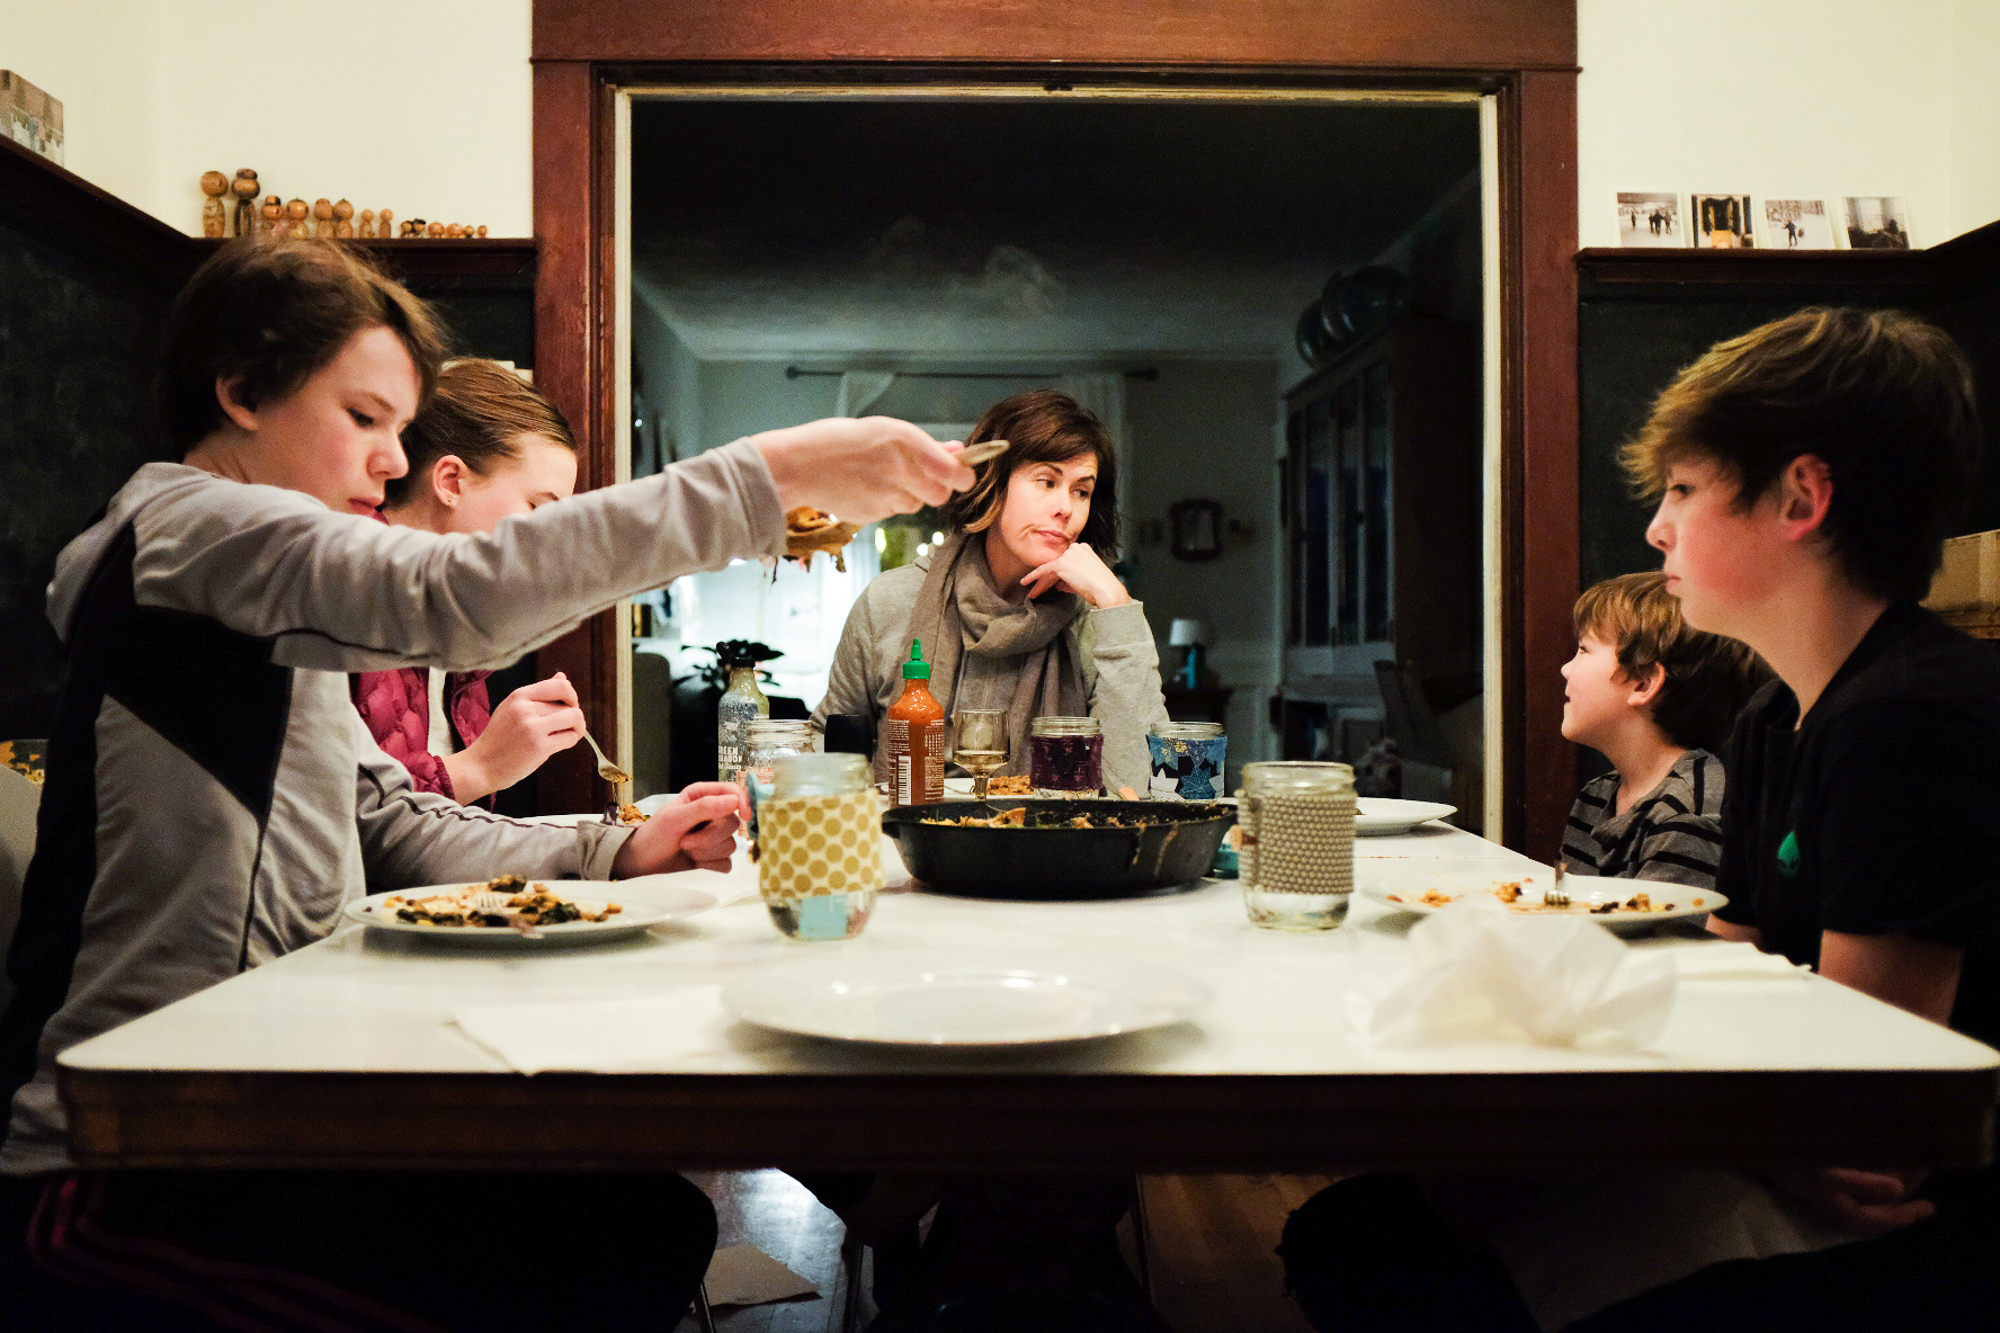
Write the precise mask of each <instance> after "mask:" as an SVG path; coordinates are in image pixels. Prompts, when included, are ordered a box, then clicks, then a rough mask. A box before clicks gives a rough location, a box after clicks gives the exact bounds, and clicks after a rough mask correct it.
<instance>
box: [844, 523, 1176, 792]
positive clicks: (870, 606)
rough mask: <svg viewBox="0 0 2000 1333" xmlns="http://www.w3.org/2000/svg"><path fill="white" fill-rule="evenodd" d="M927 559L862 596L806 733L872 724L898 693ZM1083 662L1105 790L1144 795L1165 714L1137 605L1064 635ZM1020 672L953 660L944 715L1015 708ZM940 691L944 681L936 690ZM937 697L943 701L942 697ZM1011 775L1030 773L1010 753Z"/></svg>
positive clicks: (966, 658) (1086, 620) (977, 660)
mask: <svg viewBox="0 0 2000 1333" xmlns="http://www.w3.org/2000/svg"><path fill="white" fill-rule="evenodd" d="M929 570H930V560H929V559H928V558H926V557H920V558H919V559H918V560H917V561H916V563H914V564H909V565H903V566H901V567H900V568H897V569H892V570H890V571H889V572H887V573H886V574H882V575H879V576H878V577H877V578H875V580H874V581H873V582H871V583H869V585H868V586H867V587H866V588H864V589H862V592H861V597H860V598H859V600H857V601H856V602H855V603H854V609H853V610H852V611H849V612H848V613H847V624H846V626H845V627H844V628H843V629H842V630H841V632H840V646H839V647H838V648H837V649H835V650H834V654H833V668H832V671H831V672H830V674H829V675H828V678H827V683H826V698H825V699H823V700H821V701H820V706H819V707H818V708H817V709H816V710H814V712H813V717H812V721H813V726H814V727H815V728H816V729H818V730H821V731H824V730H825V729H826V719H827V718H828V717H829V716H831V715H833V714H835V713H849V714H856V715H859V716H862V717H868V718H872V719H874V720H875V721H876V722H878V723H879V722H880V720H881V717H882V715H883V714H884V713H886V712H887V711H888V710H889V708H890V706H891V705H892V704H894V703H895V702H896V700H897V699H899V698H901V697H902V694H903V663H904V661H906V660H907V659H908V658H909V655H910V611H911V608H913V607H915V606H916V604H917V594H918V593H919V592H921V591H922V590H923V586H924V575H925V574H926V573H927V572H928V571H929ZM1064 633H1066V634H1068V635H1069V636H1070V639H1071V642H1072V646H1073V647H1075V649H1076V654H1077V660H1078V661H1079V662H1081V663H1083V674H1084V681H1085V683H1086V684H1087V685H1088V686H1089V687H1090V715H1091V716H1092V717H1094V718H1097V719H1098V720H1099V722H1100V723H1101V724H1102V725H1103V727H1104V783H1105V785H1106V786H1107V787H1109V788H1110V789H1111V790H1112V791H1114V792H1115V791H1117V790H1118V789H1119V788H1120V787H1130V788H1131V789H1132V790H1133V791H1135V792H1139V793H1141V794H1142V795H1143V794H1144V792H1145V791H1146V787H1147V783H1148V781H1149V780H1150V779H1151V777H1152V772H1153V765H1152V759H1151V757H1150V756H1149V754H1148V753H1147V750H1146V733H1147V731H1149V730H1151V728H1152V726H1153V724H1154V723H1155V722H1163V721H1165V720H1166V716H1167V701H1166V698H1165V697H1164V696H1163V695H1162V694H1161V693H1160V650H1159V649H1158V648H1156V647H1155V646H1154V644H1153V631H1152V630H1151V629H1150V628H1148V626H1147V624H1146V608H1145V606H1144V605H1143V604H1142V603H1139V602H1128V603H1126V604H1125V605H1124V606H1113V607H1108V608H1106V609H1104V610H1101V611H1100V610H1096V609H1092V610H1089V611H1086V612H1084V614H1082V615H1080V616H1078V617H1077V618H1076V619H1075V620H1074V621H1072V622H1071V624H1070V627H1069V628H1068V629H1067V630H1065V631H1064ZM1019 679H1020V677H1019V673H1018V672H1017V671H1016V670H1015V669H1014V668H1013V667H1012V666H1011V665H1010V664H1009V661H1008V660H1007V659H1004V658H1002V659H995V658H990V657H980V656H978V655H977V654H974V653H965V654H963V655H962V656H961V657H960V658H959V676H958V692H957V693H956V694H955V695H953V696H952V697H951V698H950V699H949V700H946V701H945V704H946V706H947V707H949V708H952V709H959V708H1000V709H1004V708H1006V707H1007V706H1008V705H1009V704H1011V703H1012V702H1013V701H1014V687H1015V684H1016V683H1017V682H1018V680H1019ZM939 685H940V689H941V690H942V689H948V688H949V682H942V683H939ZM940 698H942V695H940ZM1005 771H1007V772H1009V773H1025V772H1027V771H1028V757H1027V756H1026V755H1015V756H1013V758H1012V759H1011V761H1010V762H1009V763H1008V765H1007V768H1006V770H1005Z"/></svg>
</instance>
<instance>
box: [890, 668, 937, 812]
mask: <svg viewBox="0 0 2000 1333" xmlns="http://www.w3.org/2000/svg"><path fill="white" fill-rule="evenodd" d="M930 678H931V664H930V663H929V662H926V661H924V643H923V640H922V639H912V640H911V641H910V660H909V661H907V662H905V663H904V664H903V697H902V698H900V699H898V700H896V702H895V703H894V704H892V705H891V706H890V708H889V711H888V713H887V714H886V715H885V716H884V719H883V722H882V750H883V755H884V757H885V758H886V759H887V761H888V768H889V772H888V779H889V799H890V800H891V801H892V802H894V803H895V804H897V805H933V804H936V803H937V802H939V801H942V800H943V799H944V705H943V704H941V703H939V702H938V701H937V699H936V697H935V696H934V695H932V694H931V687H930V684H929V681H930Z"/></svg>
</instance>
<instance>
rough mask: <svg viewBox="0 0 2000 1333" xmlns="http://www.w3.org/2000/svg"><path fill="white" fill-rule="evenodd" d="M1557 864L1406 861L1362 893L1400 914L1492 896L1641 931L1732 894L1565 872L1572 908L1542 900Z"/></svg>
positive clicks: (1525, 908) (1697, 912)
mask: <svg viewBox="0 0 2000 1333" xmlns="http://www.w3.org/2000/svg"><path fill="white" fill-rule="evenodd" d="M1555 882H1556V876H1555V872H1554V871H1553V870H1547V869H1543V868H1541V867H1539V866H1537V867H1534V868H1532V869H1528V870H1522V869H1518V868H1515V867H1511V866H1501V867H1497V868H1496V867H1494V866H1492V865H1490V864H1486V865H1474V866H1463V867H1455V866H1451V865H1449V864H1448V863H1439V864H1437V865H1436V866H1432V867H1426V868H1424V869H1421V870H1420V869H1418V867H1417V864H1416V863H1409V864H1407V865H1406V866H1405V867H1404V873H1401V874H1398V875H1397V876H1396V878H1395V879H1393V880H1389V879H1381V878H1377V879H1372V880H1364V881H1363V882H1362V883H1361V884H1360V886H1359V888H1360V892H1361V896H1362V897H1364V898H1368V899H1371V900H1373V901H1375V902H1378V903H1381V904H1383V905H1384V906H1386V907H1392V908H1394V909H1396V910H1397V911H1399V912H1420V913H1423V914H1425V915H1429V914H1430V913H1432V912H1437V911H1441V910H1443V909H1444V908H1446V907H1449V906H1451V905H1452V904H1453V903H1455V902H1457V901H1459V900H1460V899H1461V898H1464V897H1467V896H1468V895H1471V894H1490V895H1491V896H1492V897H1493V898H1494V899H1495V900H1496V901H1498V902H1499V903H1500V905H1501V906H1503V907H1505V908H1507V909H1508V910H1509V911H1511V912H1520V913H1522V914H1524V915H1533V916H1581V917H1588V918H1589V919H1590V920H1592V921H1596V922H1598V923H1600V924H1601V925H1605V926H1609V927H1610V928H1611V929H1613V930H1617V931H1621V932H1623V931H1634V930H1643V929H1646V928H1647V927H1650V926H1657V925H1659V924H1660V923H1661V922H1663V921H1680V920H1684V919H1686V918H1688V917H1696V916H1703V915H1706V914H1707V913H1709V912H1713V911H1715V910H1716V909H1717V908H1719V907H1726V906H1727V905H1728V904H1729V899H1728V898H1726V897H1724V896H1723V895H1722V894H1720V893H1717V892H1716V891H1715V890H1714V889H1695V888H1690V887H1688V886H1687V885H1685V884H1669V883H1666V882H1664V881H1661V880H1650V879H1609V878H1605V877H1602V876H1598V875H1565V876H1563V891H1564V892H1565V893H1567V894H1568V895H1569V906H1568V907H1551V906H1549V905H1548V904H1547V902H1546V901H1544V899H1543V894H1545V893H1546V892H1547V891H1548V890H1549V889H1552V888H1554V887H1555Z"/></svg>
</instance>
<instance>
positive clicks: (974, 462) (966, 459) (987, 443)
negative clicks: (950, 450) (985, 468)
mask: <svg viewBox="0 0 2000 1333" xmlns="http://www.w3.org/2000/svg"><path fill="white" fill-rule="evenodd" d="M1007 445H1008V442H1007V441H1006V440H981V441H980V442H979V443H978V444H968V445H966V446H965V448H963V449H961V450H960V451H959V454H958V461H959V462H961V463H963V464H965V465H966V466H967V467H978V466H979V465H980V464H981V463H990V462H992V461H993V460H994V459H996V458H998V457H999V456H1000V455H1002V454H1004V453H1006V452H1007Z"/></svg>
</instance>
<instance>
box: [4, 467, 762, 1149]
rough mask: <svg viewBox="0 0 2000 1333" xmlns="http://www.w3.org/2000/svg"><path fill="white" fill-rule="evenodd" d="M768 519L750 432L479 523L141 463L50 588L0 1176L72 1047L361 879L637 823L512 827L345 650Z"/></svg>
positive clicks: (51, 1142)
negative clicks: (395, 722) (448, 784)
mask: <svg viewBox="0 0 2000 1333" xmlns="http://www.w3.org/2000/svg"><path fill="white" fill-rule="evenodd" d="M784 538H785V519H784V512H783V510H782V508H781V506H780V505H779V501H778V495H777V491H776V488H775V487H774V486H773V484H772V481H771V474H770V471H769V469H768V468H767V467H766V466H765V464H764V461H763V456H762V455H761V454H760V453H759V452H758V450H757V449H756V447H755V446H754V445H751V444H749V443H748V442H745V441H739V442H737V443H736V444H733V445H730V446H728V447H726V448H723V449H716V450H713V451H711V452H709V453H706V454H703V455H702V456H700V457H699V458H696V459H693V460H691V461H689V462H686V463H681V464H677V465H676V466H674V467H672V468H669V469H668V470H667V471H666V472H665V473H663V474H661V475H659V476H656V477H649V478H647V479H646V480H644V481H639V482H634V483H632V484H631V485H627V486H615V487H610V488H607V489H603V490H596V491H591V492H587V493H586V494H583V495H579V496H576V497H574V498H572V499H569V500H565V501H563V502H562V503H561V504H556V505H548V506H544V507H543V508H541V509H540V510H537V511H536V512H535V513H533V514H530V515H526V516H523V517H519V518H513V519H509V520H507V521H506V522H504V523H502V524H501V525H500V526H499V528H498V529H497V530H495V531H494V532H493V533H492V534H491V535H488V536H481V537H467V536H442V537H441V536H436V535H434V534H431V533H427V532H419V531H416V530H413V529H410V528H401V527H390V526H386V525H384V524H381V523H378V522H375V521H374V520H372V519H368V518H362V517H358V516H355V515H351V514H337V513H334V512H332V511H331V510H329V509H327V508H326V507H325V506H324V505H322V504H321V503H320V502H319V501H317V500H315V499H313V498H311V497H310V496H307V495H303V494H301V493H299V492H297V491H290V490H283V489H279V488H277V487H271V486H257V485H248V484H245V483H241V482H235V481H227V480H224V479H222V478H219V477H216V476H213V475H211V474H209V473H207V472H203V471H201V470H199V469H196V468H192V467H185V466H182V465H179V464H174V463H152V464H148V465H147V466H145V467H143V468H141V469H139V471H138V472H137V473H136V474H134V476H133V477H132V479H131V480H130V481H129V482H127V483H126V484H125V486H124V488H123V489H122V490H120V491H119V492H118V494H117V495H116V496H115V497H113V499H112V501H111V503H110V506H109V507H108V509H107V511H106V513H105V516H104V518H103V519H102V520H101V521H99V522H98V523H97V524H95V525H94V526H93V527H91V528H90V529H89V530H88V531H86V532H85V533H84V534H83V535H82V536H80V537H78V538H77V539H76V540H75V541H73V542H71V543H70V545H69V546H68V547H67V548H65V549H64V551H63V553H62V555H61V556H60V557H59V559H58V561H57V564H56V575H55V579H54V581H53V582H52V583H51V584H50V585H49V617H50V619H51V620H52V621H53V622H54V624H55V627H56V630H57V632H58V634H59V635H60V636H61V637H62V639H63V642H64V644H65V646H66V647H67V649H68V652H69V656H70V667H69V679H68V681H67V683H66V685H65V687H64V694H63V699H62V703H61V707H60V712H59V715H58V719H57V723H56V729H55V733H54V734H53V735H52V736H51V737H50V743H49V761H48V780H47V784H46V786H45V788H44V791H43V798H42V808H41V817H40V831H39V838H38V844H37V848H36V852H35V857H34V860H33V861H32V862H31V863H30V865H29V868H28V874H27V881H26V883H25V885H24V887H23V891H22V907H21V919H20V924H19V926H18V927H17V929H16V932H15V937H14V943H13V946H12V948H11V950H10V951H9V956H8V971H9V975H10V976H11V978H12V980H13V983H14V996H13V999H12V1001H11V1003H10V1004H9V1006H8V1008H7V1010H6V1012H5V1014H4V1015H0V1096H5V1097H8V1098H11V1101H12V1117H11V1121H10V1122H9V1123H8V1125H7V1128H6V1137H5V1141H4V1145H0V1172H5V1173H7V1174H11V1175H29V1174H35V1173H41V1172H47V1171H52V1170H58V1169H61V1168H63V1167H65V1166H67V1165H68V1164H69V1157H68V1153H67V1149H66V1142H65V1128H64V1117H63V1109H62V1107H61V1105H60V1104H59V1102H58V1101H57V1099H56V1090H55V1060H56V1057H57V1055H58V1054H60V1053H61V1052H62V1051H63V1050H64V1049H66V1048H67V1047H69V1046H72V1045H74V1044H76V1043H77V1042H80V1041H82V1040H84V1039H85V1038H87V1037H90V1036H93V1035H95V1034H97V1033H100V1032H103V1031H105V1030H107V1029H109V1028H112V1027H115V1026H117V1025H118V1024H120V1023H123V1022H126V1021H128V1020H130V1019H133V1018H136V1017H138V1016H140V1015H142V1014H146V1013H149V1012H151V1011H153V1010H155V1009H159V1008H161V1007H163V1006H165V1005H168V1004H171V1003H173V1002H174V1001H175V1000H178V999H181V998H182V997H184V996H187V995H191V994H193V993H194V992H196V991H198V990H201V989H203V988H205V987H207V986H211V985H213V984H215V983H216V982H218V981H222V980H224V979H226V978H228V977H230V976H233V975H235V974H236V973H238V972H241V971H243V970H245V969H247V968H251V967H255V966H256V965H258V964H259V963H262V962H265V961H267V960H269V959H272V958H275V957H278V956H279V955H281V954H284V953H288V952H290V951H291V950H293V949H297V948H300V947H301V946H303V945H306V944H310V943H312V942H313V941H315V940H318V939H321V938H323V937H324V936H326V935H327V934H328V933H329V932H331V931H332V930H333V928H334V926H335V925H336V924H338V923H339V921H340V919H341V911H342V908H343V907H344V906H345V904H347V903H348V902H350V901H352V900H353V899H355V898H357V897H359V896H361V895H362V894H363V893H366V892H370V891H381V890H387V889H395V888H407V887H411V886H415V885H422V884H442V883H451V882H462V881H469V880H479V879H486V878H489V877H491V876H493V875H495V874H499V873H502V872H511V873H516V874H522V875H527V876H532V877H540V878H561V877H571V878H591V879H602V878H608V877H609V875H610V867H611V862H612V858H613V857H614V856H615V855H616V854H617V851H618V848H619V847H620V846H621V845H622V844H623V842H624V839H625V838H626V837H629V836H630V832H629V830H624V829H612V828H607V827H605V826H604V825H602V824H598V823H589V824H585V825H583V826H581V827H578V828H574V829H570V828H561V827H554V826H549V825H537V824H524V823H520V822H518V821H514V820H509V819H504V818H501V817H499V816H495V815H491V814H488V813H486V812H485V811H482V810H477V809H469V808H466V807H463V806H460V805H458V804H457V803H456V802H454V801H452V800H450V799H449V798H446V797H442V796H438V795H435V794H433V793H428V792H420V791H417V790H415V789H414V788H412V786H411V785H410V779H409V775H408V773H407V772H406V771H405V770H404V769H403V767H402V765H400V764H398V763H397V762H396V761H395V760H393V759H391V758H390V757H389V756H388V755H386V754H384V753H383V752H382V750H381V749H380V748H379V747H377V746H376V744H375V743H374V740H373V739H372V738H371V737H370V736H369V734H368V731H367V728H366V727H365V726H363V725H362V723H361V720H360V718H359V716H358V715H357V714H356V713H355V711H354V706H353V704H352V703H351V702H350V701H349V697H348V683H347V675H346V673H348V672H352V671H373V670H381V669H385V668H390V667H401V666H432V667H439V668H443V669H445V670H448V671H466V670H474V669H478V668H482V667H498V666H501V665H504V664H505V663H508V662H511V661H513V660H514V659H515V658H517V657H519V656H521V654H523V653H525V652H527V651H528V650H530V649H532V648H535V647H536V646H538V645H540V644H543V643H546V642H548V641H549V640H550V639H552V638H555V637H556V636H557V635H559V634H562V633H563V632H565V631H566V630H569V629H571V628H572V627H574V626H575V625H577V624H578V623H580V622H581V621H582V620H583V619H584V618H585V617H587V616H589V615H591V614H593V613H595V612H597V611H600V610H603V609H604V608H605V607H607V606H610V605H612V604H613V603H615V602H616V601H617V600H618V599H619V598H621V597H626V596H630V595H632V594H634V593H638V592H643V591H645V590H647V589H651V588H658V587H661V586H663V585H664V584H666V583H669V582H671V581H672V580H673V579H675V578H678V577H679V576H681V575H682V574H686V573H690V572H693V571H695V570H701V569H716V568H720V567H722V566H723V565H725V564H727V563H728V562H729V560H730V559H732V558H737V557H744V558H750V557H758V556H774V555H778V554H780V553H781V552H782V550H783V547H784Z"/></svg>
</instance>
